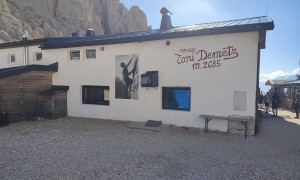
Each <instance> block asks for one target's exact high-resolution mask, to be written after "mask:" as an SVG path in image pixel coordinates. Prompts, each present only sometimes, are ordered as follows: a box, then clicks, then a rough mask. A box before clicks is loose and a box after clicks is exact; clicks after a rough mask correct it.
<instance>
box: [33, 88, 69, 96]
mask: <svg viewBox="0 0 300 180" xmlns="http://www.w3.org/2000/svg"><path fill="white" fill-rule="evenodd" d="M68 90H69V86H52V87H51V88H50V89H48V90H46V91H43V92H41V93H39V94H38V95H40V96H55V95H57V94H60V93H63V92H67V91H68Z"/></svg>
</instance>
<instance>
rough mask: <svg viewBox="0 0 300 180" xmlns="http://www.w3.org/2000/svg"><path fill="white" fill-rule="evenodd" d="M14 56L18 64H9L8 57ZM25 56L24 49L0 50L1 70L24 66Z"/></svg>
mask: <svg viewBox="0 0 300 180" xmlns="http://www.w3.org/2000/svg"><path fill="white" fill-rule="evenodd" d="M9 54H14V55H15V58H16V62H14V63H9V62H8V55H9ZM23 54H24V48H23V47H19V48H8V49H0V68H1V69H2V68H9V67H15V66H23V57H24V56H23Z"/></svg>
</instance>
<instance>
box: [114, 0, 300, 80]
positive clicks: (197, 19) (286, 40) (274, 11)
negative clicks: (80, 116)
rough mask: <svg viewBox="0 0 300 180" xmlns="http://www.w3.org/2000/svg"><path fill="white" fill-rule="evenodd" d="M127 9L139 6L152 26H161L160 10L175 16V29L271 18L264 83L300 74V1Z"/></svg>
mask: <svg viewBox="0 0 300 180" xmlns="http://www.w3.org/2000/svg"><path fill="white" fill-rule="evenodd" d="M120 2H122V3H123V4H124V5H125V6H126V7H127V8H130V7H131V6H133V5H137V6H139V7H140V8H141V9H142V10H143V11H144V12H145V13H146V15H147V18H148V25H151V26H152V28H153V29H157V28H159V26H160V19H161V14H160V13H159V11H160V9H161V8H162V7H163V6H165V7H166V8H167V9H169V10H170V11H171V12H172V13H173V16H172V17H171V18H172V23H173V26H181V25H190V24H201V23H207V22H216V21H223V20H233V19H240V18H249V17H256V16H265V15H268V16H269V17H270V18H271V19H273V20H274V23H275V28H274V30H273V31H268V32H267V42H266V49H264V50H262V51H261V68H260V74H261V75H260V81H266V80H267V79H273V78H276V77H278V76H284V75H291V74H296V73H298V72H299V67H300V65H299V61H300V0H288V1H284V0H251V1H249V0H226V1H225V0H120Z"/></svg>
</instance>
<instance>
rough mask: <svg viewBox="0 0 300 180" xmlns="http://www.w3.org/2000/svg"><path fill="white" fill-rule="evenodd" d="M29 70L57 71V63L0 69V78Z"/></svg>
mask: <svg viewBox="0 0 300 180" xmlns="http://www.w3.org/2000/svg"><path fill="white" fill-rule="evenodd" d="M31 71H50V72H57V71H58V63H53V64H50V65H47V66H45V65H35V64H34V65H28V66H18V67H12V68H5V69H0V79H1V78H5V77H10V76H14V75H18V74H23V73H27V72H31Z"/></svg>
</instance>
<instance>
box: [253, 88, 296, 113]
mask: <svg viewBox="0 0 300 180" xmlns="http://www.w3.org/2000/svg"><path fill="white" fill-rule="evenodd" d="M280 103H281V100H280V97H279V95H278V94H277V92H276V91H274V92H273V93H272V95H271V94H270V93H269V92H267V93H266V94H264V93H263V92H262V91H261V92H260V94H259V97H258V108H259V109H262V108H263V104H264V105H265V108H266V111H265V112H266V113H268V111H269V106H270V105H272V113H273V115H272V116H278V106H279V105H280ZM294 108H295V112H296V117H295V118H297V119H299V112H300V89H298V90H297V91H296V94H295V97H294Z"/></svg>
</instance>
